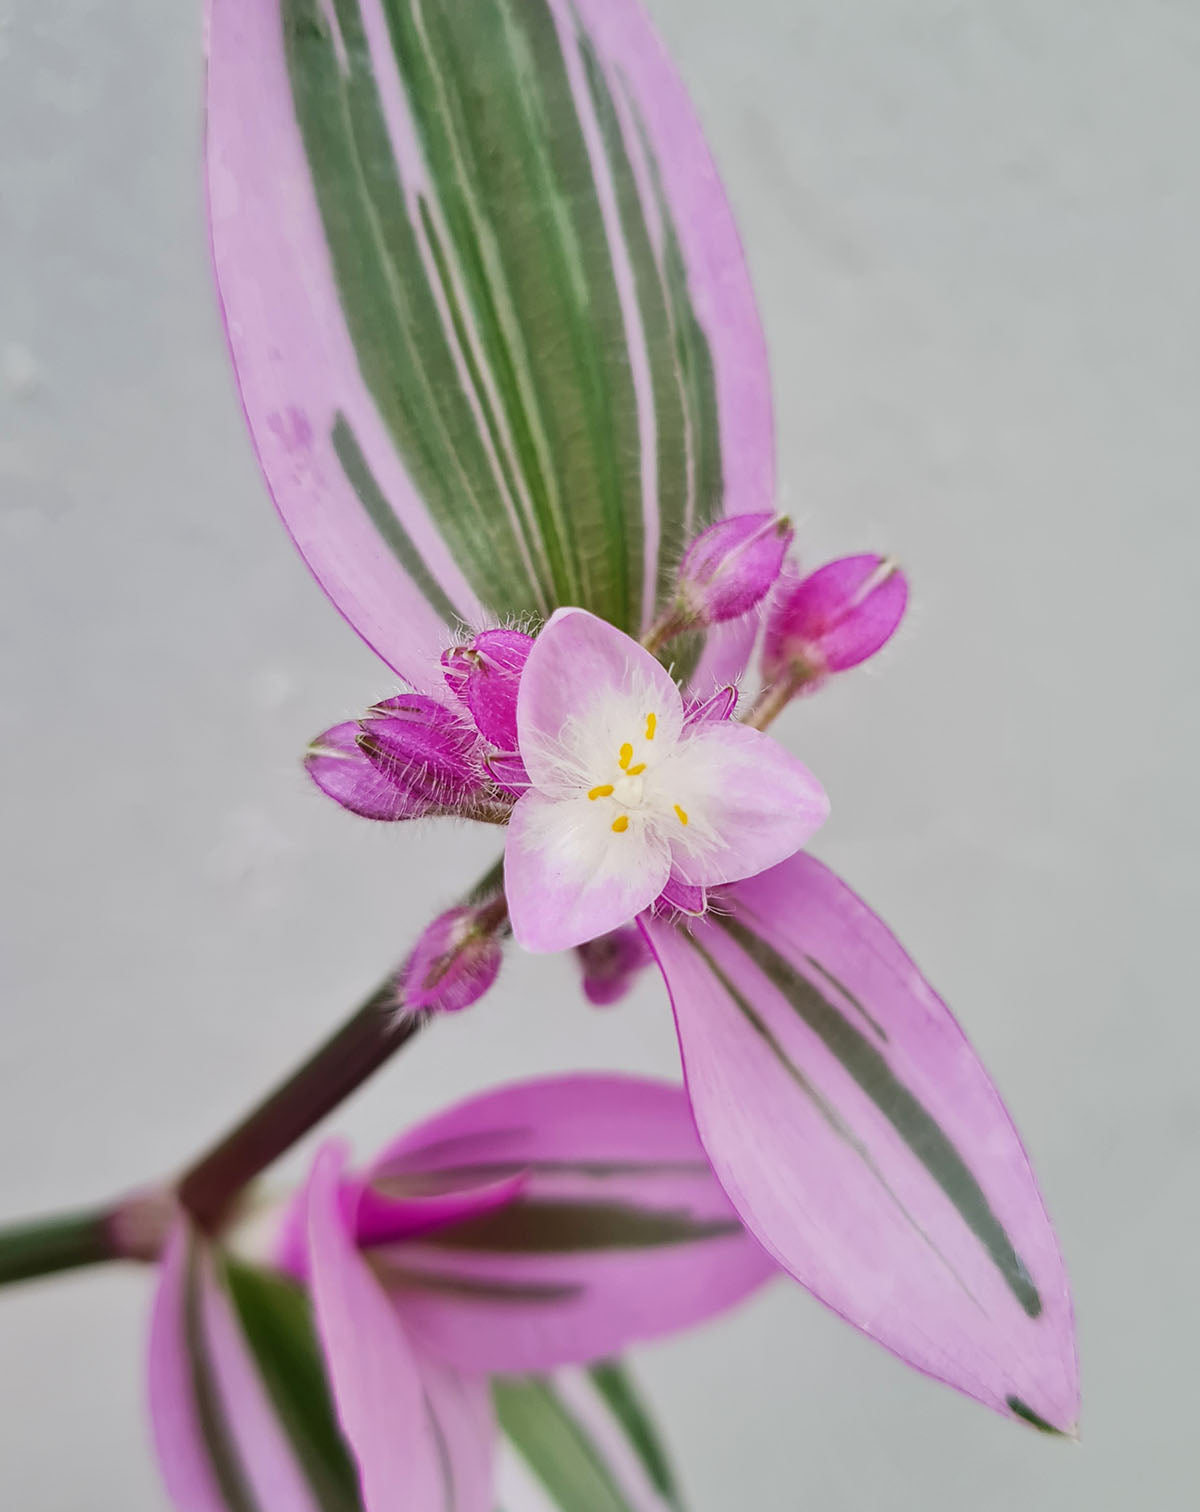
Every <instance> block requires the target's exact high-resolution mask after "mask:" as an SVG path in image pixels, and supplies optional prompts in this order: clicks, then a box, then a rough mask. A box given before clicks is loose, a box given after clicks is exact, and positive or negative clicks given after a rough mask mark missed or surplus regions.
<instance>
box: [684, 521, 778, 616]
mask: <svg viewBox="0 0 1200 1512" xmlns="http://www.w3.org/2000/svg"><path fill="white" fill-rule="evenodd" d="M791 544H792V527H791V523H790V521H789V520H787V519H786V518H785V517H784V516H781V515H770V514H745V515H730V516H729V517H728V518H727V519H724V520H718V521H717V522H716V524H715V525H710V526H709V527H708V529H707V530H705V531H702V532H701V534H700V535H698V536H697V537H696V539H695V540H694V541H693V542H692V544H691V545H690V546H689V547H688V549H687V551H686V552H685V553H684V556H683V561H682V562H680V564H679V578H678V583H677V587H676V593H675V609H676V613H677V616H678V618H679V620H680V621H681V622H682V623H683V624H684V625H685V627H686V628H689V629H690V628H697V627H700V626H707V625H719V624H721V623H723V622H724V621H725V620H733V619H738V618H740V617H741V616H742V615H743V614H746V613H748V612H749V611H750V610H751V609H753V608H754V607H755V606H756V605H757V604H760V603H761V602H762V600H763V599H764V598H765V597H766V596H767V594H768V593H769V592H770V590H771V588H772V587H773V585H774V584H775V582H776V580H777V579H778V577H779V574H780V572H781V570H782V568H783V561H784V557H785V556H786V555H787V551H788V548H789V546H790V545H791Z"/></svg>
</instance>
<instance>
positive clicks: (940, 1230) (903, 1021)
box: [646, 855, 1079, 1431]
mask: <svg viewBox="0 0 1200 1512" xmlns="http://www.w3.org/2000/svg"><path fill="white" fill-rule="evenodd" d="M725 902H726V904H727V906H728V908H729V909H730V912H729V913H728V914H727V915H725V916H721V915H716V914H714V915H710V916H709V918H708V919H707V920H705V921H704V922H702V923H700V924H697V925H695V926H694V927H693V928H692V930H691V931H690V933H688V934H685V933H683V932H682V931H679V930H676V929H672V928H670V927H668V926H666V925H663V924H660V923H657V922H654V921H650V922H648V923H647V924H646V928H647V933H648V935H649V937H650V940H651V944H652V946H653V948H654V951H655V954H656V955H657V957H658V961H659V965H660V966H661V968H662V971H663V974H664V976H665V977H666V980H667V985H668V988H669V990H670V993H671V1000H672V1004H673V1006H674V1010H675V1018H676V1024H677V1027H678V1031H679V1042H680V1047H681V1049H682V1052H683V1060H684V1068H685V1072H686V1075H687V1081H688V1088H689V1091H690V1094H691V1099H692V1107H693V1110H694V1112H695V1115H696V1120H697V1123H698V1125H699V1129H700V1135H701V1138H702V1139H703V1141H704V1145H705V1148H706V1149H707V1151H708V1154H709V1157H710V1158H711V1160H712V1162H713V1166H714V1168H715V1170H716V1172H717V1174H718V1176H719V1178H720V1180H721V1182H722V1183H723V1185H724V1186H725V1189H726V1191H727V1192H728V1193H729V1196H730V1198H731V1200H732V1201H733V1203H734V1205H735V1207H736V1208H737V1209H738V1211H739V1212H740V1213H741V1215H742V1217H743V1218H744V1219H745V1221H746V1223H747V1224H748V1225H749V1226H750V1228H751V1229H752V1230H753V1231H754V1233H755V1234H756V1235H757V1236H758V1238H759V1239H760V1240H761V1241H762V1242H763V1244H764V1245H766V1247H767V1248H768V1249H769V1250H770V1252H771V1253H772V1254H773V1255H775V1257H776V1258H777V1259H778V1260H779V1262H780V1264H782V1265H784V1266H785V1267H786V1268H787V1269H788V1270H789V1271H791V1273H792V1275H794V1276H795V1277H796V1278H797V1279H798V1280H799V1281H801V1282H803V1284H804V1285H805V1286H807V1287H808V1288H809V1289H810V1290H811V1291H813V1292H814V1293H815V1294H816V1295H817V1296H818V1297H819V1298H820V1299H821V1300H822V1301H823V1302H826V1303H827V1304H828V1305H829V1306H830V1307H832V1308H833V1309H834V1310H835V1311H836V1312H838V1313H840V1314H841V1315H842V1316H843V1317H845V1318H846V1319H848V1320H849V1321H850V1322H852V1323H854V1324H856V1325H857V1326H858V1327H859V1328H862V1329H863V1330H864V1331H865V1332H866V1333H868V1334H869V1335H870V1336H871V1337H872V1338H876V1339H879V1340H880V1342H881V1343H883V1344H885V1345H886V1346H887V1347H888V1348H889V1349H891V1350H893V1351H894V1352H895V1353H896V1354H898V1355H899V1356H900V1357H901V1358H902V1359H904V1360H906V1361H908V1362H909V1363H910V1364H912V1365H915V1366H917V1367H918V1368H919V1369H921V1370H923V1371H925V1372H927V1373H928V1374H929V1375H932V1376H935V1377H936V1378H937V1379H939V1380H942V1381H945V1382H947V1383H948V1384H950V1385H952V1386H956V1387H957V1388H958V1389H959V1390H961V1391H964V1392H966V1393H967V1394H968V1395H969V1396H973V1397H976V1398H977V1399H978V1400H979V1401H982V1402H985V1403H987V1404H988V1405H989V1406H992V1407H995V1408H997V1409H998V1410H999V1411H1002V1412H1006V1413H1008V1414H1010V1415H1015V1416H1017V1417H1018V1418H1021V1419H1023V1420H1025V1421H1036V1420H1038V1419H1040V1420H1042V1421H1043V1422H1045V1423H1047V1424H1050V1425H1053V1426H1054V1427H1055V1428H1058V1429H1061V1430H1063V1431H1070V1430H1071V1429H1072V1427H1073V1425H1074V1423H1075V1419H1076V1414H1077V1411H1078V1405H1079V1400H1078V1376H1077V1367H1076V1361H1075V1354H1074V1330H1073V1323H1072V1316H1071V1303H1070V1297H1069V1294H1068V1290H1067V1282H1066V1277H1065V1274H1064V1271H1063V1264H1062V1260H1061V1257H1060V1255H1059V1251H1058V1246H1057V1243H1056V1242H1055V1238H1054V1234H1053V1232H1052V1230H1051V1228H1050V1224H1049V1222H1048V1220H1047V1217H1046V1213H1045V1209H1044V1208H1043V1206H1042V1201H1041V1198H1040V1196H1039V1194H1038V1190H1037V1186H1036V1184H1035V1182H1034V1178H1033V1175H1032V1173H1031V1171H1030V1169H1029V1162H1028V1159H1027V1157H1026V1155H1025V1152H1024V1150H1023V1149H1022V1148H1021V1143H1020V1140H1019V1139H1018V1137H1017V1134H1016V1131H1015V1130H1014V1129H1013V1126H1012V1123H1011V1121H1010V1120H1009V1117H1008V1114H1007V1113H1006V1112H1005V1109H1004V1106H1003V1104H1002V1103H1001V1101H1000V1098H999V1097H998V1095H997V1093H996V1090H995V1088H994V1087H993V1086H992V1084H991V1082H990V1081H989V1079H988V1076H987V1073H986V1072H985V1071H984V1069H983V1067H982V1066H981V1065H980V1063H979V1061H978V1060H977V1058H976V1057H975V1055H974V1053H973V1052H972V1050H971V1048H970V1046H969V1045H968V1044H967V1042H966V1040H965V1039H964V1037H963V1034H962V1031H961V1030H960V1028H959V1027H958V1025H957V1024H956V1023H955V1021H954V1019H953V1018H952V1017H951V1015H950V1012H949V1010H948V1009H947V1008H946V1006H945V1004H944V1003H943V1002H942V1001H941V999H940V998H938V997H937V996H936V994H935V993H934V992H933V990H932V989H931V988H930V986H929V985H928V983H927V982H926V981H925V980H924V978H923V977H922V976H921V975H920V973H919V972H918V971H917V969H916V967H915V966H914V965H913V963H912V962H911V961H910V960H909V958H908V957H907V956H906V955H905V953H904V951H903V950H902V949H901V947H900V945H899V944H898V943H897V942H896V940H895V939H894V938H893V936H892V935H891V934H890V933H889V932H888V930H887V928H886V927H885V926H884V925H883V924H882V923H881V922H880V920H879V919H877V918H876V917H875V915H874V914H872V913H871V912H870V910H869V909H867V907H866V906H865V905H864V904H863V903H862V902H861V901H860V900H859V899H858V898H856V897H855V896H854V894H853V893H851V892H850V891H849V889H848V888H847V887H845V886H844V885H843V884H842V883H841V882H839V881H838V879H837V878H836V877H835V876H834V875H833V874H832V873H831V872H830V871H828V870H827V869H826V868H825V867H823V866H821V865H820V863H819V862H817V861H815V860H813V859H812V857H811V856H807V855H798V856H794V857H792V859H791V860H789V861H787V862H785V863H784V864H783V865H782V866H778V867H776V868H775V869H774V870H773V871H770V872H767V873H764V874H763V875H761V876H758V877H755V878H753V879H752V880H750V881H748V882H743V883H740V884H739V885H738V886H737V887H735V888H732V889H731V890H730V891H729V893H728V894H727V896H726V899H725Z"/></svg>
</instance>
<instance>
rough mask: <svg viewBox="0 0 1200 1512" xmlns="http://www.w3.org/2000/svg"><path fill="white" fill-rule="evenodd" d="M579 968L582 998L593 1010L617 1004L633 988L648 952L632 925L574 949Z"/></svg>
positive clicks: (640, 935)
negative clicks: (581, 968)
mask: <svg viewBox="0 0 1200 1512" xmlns="http://www.w3.org/2000/svg"><path fill="white" fill-rule="evenodd" d="M575 953H576V955H578V957H579V963H580V965H581V966H582V967H583V995H584V997H586V998H587V1000H588V1002H589V1003H592V1004H593V1005H594V1006H595V1007H597V1008H608V1007H610V1006H611V1005H612V1004H613V1003H618V1002H620V1000H621V999H622V998H623V997H624V996H625V994H626V993H627V992H628V991H629V990H630V988H631V987H632V986H633V983H634V980H635V978H636V977H637V975H638V973H639V972H640V971H641V970H642V968H643V967H645V966H648V965H649V964H650V959H651V958H650V950H649V947H648V946H647V944H646V942H645V940H643V939H642V932H641V930H640V929H639V928H638V927H637V925H636V924H626V925H624V926H622V928H620V929H614V930H613V931H612V932H611V933H610V934H604V935H601V936H600V937H599V939H596V940H588V941H587V943H586V944H584V945H580V946H579V947H578V948H577V949H576V952H575Z"/></svg>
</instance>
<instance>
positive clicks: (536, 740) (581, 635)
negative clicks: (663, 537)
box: [517, 609, 683, 943]
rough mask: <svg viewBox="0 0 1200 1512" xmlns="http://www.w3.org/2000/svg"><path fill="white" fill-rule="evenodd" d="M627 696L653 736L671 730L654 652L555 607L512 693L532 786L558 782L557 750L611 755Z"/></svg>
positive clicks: (669, 703) (664, 738)
mask: <svg viewBox="0 0 1200 1512" xmlns="http://www.w3.org/2000/svg"><path fill="white" fill-rule="evenodd" d="M631 702H632V704H633V706H634V707H636V708H637V709H638V711H639V713H640V718H641V719H643V720H644V719H645V717H646V715H647V714H649V713H653V714H654V715H655V717H656V720H657V727H658V735H657V739H658V740H659V741H660V742H662V743H663V744H668V743H670V742H672V741H674V740H675V739H677V738H678V735H679V731H680V730H681V728H682V726H683V702H682V699H681V698H680V695H679V689H678V688H677V687H676V686H675V684H674V683H673V682H672V681H671V678H670V676H669V675H668V674H667V672H666V671H665V669H664V668H663V667H662V666H661V665H660V664H659V663H658V662H657V661H655V659H654V657H653V656H651V655H650V653H649V652H648V651H646V650H644V649H643V648H642V647H641V646H639V645H638V643H637V642H636V641H635V640H631V639H630V637H629V636H627V635H623V634H622V633H621V631H620V630H617V629H615V628H614V627H613V626H612V625H608V624H605V622H604V621H603V620H601V619H597V618H596V616H595V615H594V614H588V613H586V612H585V611H584V610H582V609H560V610H558V611H557V613H556V614H555V615H554V616H553V618H552V619H551V620H550V622H549V624H548V625H547V626H546V627H545V629H544V630H543V631H542V633H541V634H540V635H539V636H538V638H537V640H536V641H535V642H534V647H533V650H532V651H531V652H530V654H529V660H528V661H527V662H526V663H525V672H524V675H523V676H522V678H521V691H520V694H519V696H518V698H517V731H518V735H519V740H520V750H521V756H522V758H523V759H524V762H525V767H526V770H527V771H528V773H529V778H530V781H531V782H532V783H533V784H534V786H535V787H538V788H542V789H545V790H547V791H550V792H554V791H556V790H557V789H558V788H559V786H560V784H561V780H562V779H561V773H562V767H563V758H564V752H565V753H566V754H567V756H568V759H571V758H574V757H575V756H576V754H577V755H578V758H579V759H580V760H581V761H582V760H588V759H590V758H591V757H592V756H593V755H594V752H595V750H596V748H597V747H599V748H601V749H607V747H608V746H611V748H612V753H613V757H614V760H615V756H616V753H617V751H618V750H619V748H620V746H621V744H622V743H623V742H624V741H626V740H629V739H630V736H631V733H633V732H631V731H630V730H629V728H628V712H627V711H628V710H629V708H630V705H631ZM639 729H640V725H639ZM627 917H628V916H627ZM616 922H619V923H620V922H624V921H623V920H618V921H616ZM572 943H574V942H572Z"/></svg>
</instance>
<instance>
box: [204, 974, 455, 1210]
mask: <svg viewBox="0 0 1200 1512" xmlns="http://www.w3.org/2000/svg"><path fill="white" fill-rule="evenodd" d="M425 1022H426V1016H425V1015H423V1014H414V1013H406V1012H405V1011H404V1007H403V1002H402V1000H401V997H400V993H399V991H398V990H397V985H396V979H395V977H394V976H388V977H387V978H386V980H385V981H383V982H382V983H381V984H380V985H379V986H378V987H377V988H376V989H375V991H374V992H373V993H372V994H371V996H370V997H369V998H368V999H367V1000H366V1002H365V1003H363V1005H362V1007H361V1008H359V1010H358V1011H357V1013H355V1014H354V1015H353V1016H352V1017H351V1018H349V1019H348V1020H347V1021H346V1022H345V1023H344V1024H343V1025H342V1027H341V1028H340V1029H338V1030H337V1031H336V1032H335V1033H334V1034H333V1035H331V1036H330V1038H329V1039H327V1040H326V1041H325V1043H324V1044H323V1045H321V1046H320V1047H319V1048H318V1049H317V1050H315V1051H314V1052H313V1054H312V1055H310V1056H309V1058H308V1059H307V1060H306V1061H305V1062H304V1064H303V1065H302V1066H301V1067H300V1068H299V1069H298V1070H297V1071H295V1072H294V1073H293V1074H292V1075H291V1076H289V1077H288V1078H287V1080H286V1081H284V1082H282V1083H280V1085H279V1086H278V1087H276V1089H275V1090H274V1092H272V1093H271V1094H270V1095H269V1096H268V1097H267V1098H266V1099H265V1100H264V1101H263V1102H261V1103H260V1104H259V1105H258V1107H257V1108H255V1109H254V1111H253V1112H252V1113H250V1114H248V1115H247V1116H246V1117H245V1118H244V1119H243V1120H242V1121H241V1123H239V1124H238V1125H237V1127H236V1128H234V1129H232V1130H231V1131H230V1132H229V1133H228V1134H227V1135H226V1136H225V1138H224V1139H222V1140H220V1141H219V1143H217V1144H215V1145H214V1146H213V1147H212V1148H211V1149H210V1150H208V1151H207V1152H206V1153H205V1154H204V1155H202V1156H201V1157H200V1159H199V1160H197V1161H196V1162H195V1164H194V1165H192V1166H190V1167H189V1169H188V1170H187V1171H186V1172H185V1173H184V1175H183V1176H182V1177H181V1178H180V1181H179V1185H178V1187H177V1191H178V1195H179V1201H180V1204H181V1205H182V1206H183V1207H184V1208H186V1210H187V1212H188V1213H189V1214H190V1215H191V1217H192V1218H193V1219H194V1220H195V1222H196V1223H197V1224H199V1226H200V1227H201V1228H202V1229H205V1230H207V1231H208V1232H210V1233H211V1232H213V1231H215V1230H216V1229H217V1228H219V1227H220V1223H221V1220H222V1218H224V1217H225V1216H226V1214H227V1213H228V1211H229V1209H230V1207H231V1206H232V1204H233V1201H234V1199H235V1198H236V1197H237V1196H238V1194H239V1193H240V1192H241V1190H242V1189H243V1187H245V1186H246V1185H247V1184H248V1183H249V1182H251V1181H253V1180H254V1178H255V1177H256V1176H257V1175H259V1173H260V1172H262V1171H264V1170H265V1169H266V1168H267V1166H269V1165H270V1164H271V1163H272V1162H273V1161H275V1160H277V1159H278V1158H279V1156H280V1155H282V1154H283V1153H284V1151H285V1150H288V1149H290V1148H291V1146H292V1145H294V1144H295V1143H296V1141H297V1140H298V1139H301V1138H302V1137H303V1136H304V1135H305V1134H307V1133H308V1131H309V1130H310V1129H311V1128H312V1127H313V1126H314V1125H315V1124H317V1123H319V1122H320V1121H321V1119H323V1118H324V1117H325V1115H326V1114H327V1113H330V1112H332V1110H333V1109H334V1108H336V1107H337V1105H338V1104H339V1103H340V1102H342V1101H343V1100H344V1099H345V1098H347V1097H349V1095H350V1094H351V1092H353V1091H354V1090H355V1089H356V1088H357V1087H359V1086H361V1085H362V1083H363V1082H364V1081H366V1079H367V1077H368V1076H370V1075H371V1073H372V1072H373V1071H377V1070H378V1069H379V1067H380V1066H382V1065H383V1063H384V1061H386V1060H387V1059H389V1057H390V1056H392V1055H394V1054H395V1052H396V1051H397V1050H399V1049H400V1047H401V1045H405V1044H407V1043H408V1041H409V1040H410V1039H412V1038H413V1036H414V1035H415V1034H416V1033H417V1031H418V1030H419V1029H421V1027H422V1026H423V1025H424V1024H425Z"/></svg>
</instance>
